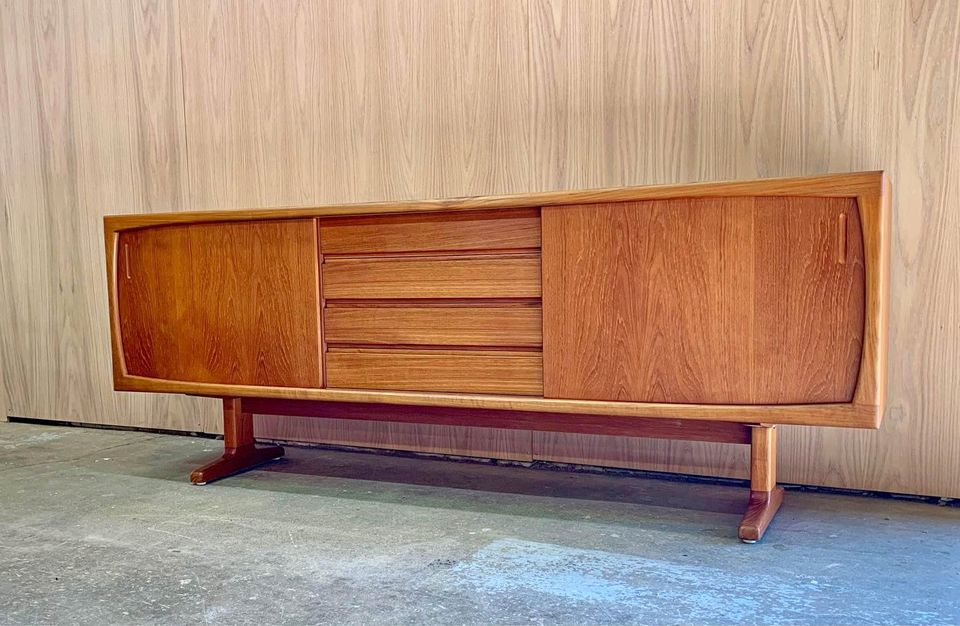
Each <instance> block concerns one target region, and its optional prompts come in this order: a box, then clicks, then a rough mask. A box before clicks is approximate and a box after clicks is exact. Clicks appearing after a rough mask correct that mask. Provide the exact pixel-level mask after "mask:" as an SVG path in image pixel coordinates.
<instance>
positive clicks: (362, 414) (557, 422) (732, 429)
mask: <svg viewBox="0 0 960 626" xmlns="http://www.w3.org/2000/svg"><path fill="white" fill-rule="evenodd" d="M243 405H244V407H245V408H246V409H247V410H249V411H255V412H257V413H265V414H272V415H300V416H316V417H327V418H336V419H354V420H382V421H387V422H404V423H418V422H419V423H429V424H443V425H448V426H454V425H455V426H469V427H471V428H490V427H496V428H509V429H518V428H527V429H531V430H542V431H554V432H574V433H592V434H598V433H599V434H604V435H618V436H623V437H651V438H655V439H687V440H692V441H715V442H723V443H741V444H744V443H750V442H751V431H752V430H753V429H751V427H749V426H746V425H744V424H735V423H731V422H709V421H704V420H661V419H644V418H642V417H626V418H624V417H614V416H610V415H602V416H583V415H571V414H564V413H534V412H530V411H488V410H482V409H467V408H461V409H451V408H449V407H422V406H402V405H397V404H368V403H350V402H313V401H310V400H274V399H270V398H250V399H248V400H244V401H243Z"/></svg>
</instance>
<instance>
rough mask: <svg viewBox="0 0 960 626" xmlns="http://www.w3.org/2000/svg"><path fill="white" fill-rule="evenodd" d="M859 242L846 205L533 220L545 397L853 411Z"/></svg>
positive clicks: (781, 202) (639, 206)
mask: <svg viewBox="0 0 960 626" xmlns="http://www.w3.org/2000/svg"><path fill="white" fill-rule="evenodd" d="M851 209H852V211H851ZM858 233H859V223H858V220H857V218H856V208H855V203H853V202H852V201H851V200H849V199H845V198H792V197H788V198H769V197H763V198H708V199H677V200H656V201H645V202H632V203H617V204H603V205H582V206H569V207H548V208H544V209H543V257H542V258H543V261H542V262H543V314H544V387H545V389H544V391H545V395H546V396H547V397H551V398H570V399H587V400H620V401H635V402H658V403H660V402H662V403H689V404H805V403H836V402H849V401H850V400H851V398H852V394H853V391H854V387H855V385H856V377H857V368H858V364H859V359H860V349H861V344H862V338H863V262H862V259H863V249H862V242H861V239H860V237H859V234H858Z"/></svg>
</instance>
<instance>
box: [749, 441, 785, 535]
mask: <svg viewBox="0 0 960 626" xmlns="http://www.w3.org/2000/svg"><path fill="white" fill-rule="evenodd" d="M781 502H783V487H778V486H777V429H776V427H775V426H754V427H753V428H752V431H751V436H750V502H749V503H748V504H747V512H746V513H745V514H744V515H743V519H742V520H741V521H740V532H739V535H740V541H743V542H744V543H755V542H757V541H759V540H760V538H761V537H763V533H764V531H766V530H767V526H769V525H770V521H771V520H773V516H774V515H776V514H777V510H778V509H779V508H780V503H781Z"/></svg>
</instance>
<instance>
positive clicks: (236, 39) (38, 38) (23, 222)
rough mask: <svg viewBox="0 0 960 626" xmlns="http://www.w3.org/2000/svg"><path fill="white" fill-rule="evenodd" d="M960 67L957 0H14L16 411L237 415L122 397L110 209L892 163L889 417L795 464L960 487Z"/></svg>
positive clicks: (2, 236) (2, 309) (397, 441)
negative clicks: (112, 343)
mask: <svg viewBox="0 0 960 626" xmlns="http://www.w3.org/2000/svg"><path fill="white" fill-rule="evenodd" d="M57 59H60V61H58V60H57ZM67 59H69V61H67ZM958 64H960V6H958V4H957V3H955V2H944V1H940V2H924V3H911V2H907V1H905V0H891V1H889V2H882V3H879V2H872V1H870V0H849V1H847V0H824V1H822V2H800V3H791V4H782V3H772V4H771V3H766V2H761V1H760V0H756V1H754V0H730V1H728V2H699V3H689V2H686V3H685V2H672V1H669V0H654V1H651V2H608V3H595V2H576V1H563V0H543V1H540V0H518V1H517V2H507V3H497V4H483V3H479V4H478V3H476V2H471V1H468V0H451V1H449V2H442V3H426V2H422V1H420V0H409V1H407V2H379V1H374V0H361V1H359V2H349V3H347V2H342V3H341V2H332V3H314V2H300V3H286V2H273V1H257V0H250V1H249V2H243V3H240V2H213V1H210V0H191V1H184V2H161V1H157V2H151V1H149V0H144V1H141V2H136V3H132V2H120V3H112V2H105V1H103V2H102V1H100V0H76V1H72V2H69V3H62V2H45V1H35V0H7V2H5V3H4V4H3V5H2V8H0V101H2V102H3V103H4V106H0V267H2V271H0V330H2V332H0V371H2V385H3V393H0V397H2V396H5V397H6V398H7V411H8V412H9V414H13V415H22V416H32V417H42V418H48V419H63V420H69V421H89V422H97V423H104V424H124V425H128V426H146V427H149V428H170V429H176V430H200V431H207V432H217V431H218V430H219V428H220V421H221V419H220V412H219V402H216V401H213V400H209V399H199V398H192V397H188V396H183V395H152V394H151V395H148V394H135V393H113V392H112V391H111V390H110V378H111V373H110V368H109V364H110V355H109V352H108V346H109V336H108V332H109V331H108V328H107V325H106V324H105V323H104V320H105V319H106V318H105V312H106V310H107V297H106V294H105V292H104V282H105V281H104V280H103V271H102V258H103V250H102V249H101V248H100V247H99V246H100V243H99V242H100V241H101V236H100V232H101V223H100V218H101V217H102V215H103V214H105V213H118V212H123V211H127V212H129V213H137V214H143V215H145V218H144V219H145V221H146V222H149V220H150V217H149V214H150V213H152V212H157V211H179V210H186V209H189V210H207V209H214V210H217V211H214V212H215V213H219V212H220V211H219V210H222V211H224V212H227V213H229V212H230V211H233V210H234V209H236V208H238V207H251V208H256V207H271V206H283V205H296V206H316V205H318V204H337V203H339V204H345V203H353V202H373V201H380V200H410V199H413V198H436V197H456V196H471V195H493V194H504V193H523V192H528V191H532V192H541V191H551V190H563V189H590V188H598V187H613V186H620V185H641V184H644V185H646V184H656V183H676V182H681V181H698V180H724V179H726V180H731V179H749V178H756V177H760V176H763V177H767V176H798V175H804V174H822V173H828V172H843V171H860V170H878V169H885V170H887V171H888V173H889V174H890V176H891V178H892V179H893V181H894V182H895V189H894V193H895V196H894V198H893V208H894V213H893V217H894V219H893V224H892V226H893V228H892V233H893V236H892V238H891V240H890V241H891V257H890V266H889V267H890V286H889V289H890V295H891V307H890V311H889V327H890V341H889V366H888V368H889V382H888V390H887V396H888V399H889V401H888V409H887V412H886V417H885V419H884V423H883V427H882V429H881V430H880V431H879V432H873V431H852V430H821V429H809V428H796V427H780V428H779V430H780V434H779V436H780V442H779V443H780V445H779V451H780V475H781V477H782V479H783V480H784V481H786V482H801V483H806V484H821V485H834V486H841V487H850V488H857V489H880V490H891V491H897V492H906V493H920V494H937V495H947V496H953V497H960V422H958V421H957V420H956V419H955V416H956V413H957V407H958V406H960V386H958V385H956V384H955V383H956V379H957V372H958V369H960V356H958V355H960V325H958V324H957V318H956V312H957V311H958V310H960V290H958V289H956V288H955V283H956V276H957V275H958V274H960V254H958V253H957V252H956V251H957V250H960V160H958V159H956V158H954V157H953V155H956V154H958V153H960V88H958V87H960V83H958V80H960V66H958ZM70 164H72V165H70ZM72 190H76V192H74V191H72ZM788 195H789V194H788ZM241 213H242V212H241ZM868 273H869V269H868ZM868 280H869V278H868ZM64 390H69V393H67V392H64ZM257 419H258V429H259V430H258V433H262V434H263V435H264V436H276V437H281V438H284V439H288V440H296V439H299V440H305V441H337V442H341V443H347V444H350V445H375V446H381V447H391V446H396V447H403V448H405V449H424V450H429V451H431V452H443V451H450V452H454V453H457V454H471V453H473V454H477V455H480V456H504V457H509V458H518V459H526V460H529V459H531V458H532V457H533V456H534V455H536V457H537V458H545V459H557V460H565V461H569V462H583V463H595V464H599V465H614V466H627V467H638V468H646V469H665V470H669V471H689V472H693V473H697V474H722V475H735V476H744V475H745V473H746V468H747V467H748V465H749V459H748V458H747V456H746V455H745V447H742V446H725V445H714V444H707V443H684V442H672V441H667V440H647V441H644V440H638V439H628V438H622V437H610V436H586V435H578V434H551V433H539V432H538V433H534V434H533V435H532V436H531V434H530V433H529V432H526V431H503V430H499V429H480V428H457V427H452V426H440V425H438V426H422V427H413V426H409V425H406V424H397V423H378V422H357V421H349V420H333V419H331V420H327V419H314V418H292V419H291V418H286V419H270V418H262V417H258V418H257Z"/></svg>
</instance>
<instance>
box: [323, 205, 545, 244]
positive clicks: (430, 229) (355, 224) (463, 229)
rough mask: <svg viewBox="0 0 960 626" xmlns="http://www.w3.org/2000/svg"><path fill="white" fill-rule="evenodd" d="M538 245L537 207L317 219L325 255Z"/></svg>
mask: <svg viewBox="0 0 960 626" xmlns="http://www.w3.org/2000/svg"><path fill="white" fill-rule="evenodd" d="M539 248H540V212H539V210H538V209H523V210H519V211H495V212H490V211H488V212H482V213H478V212H469V213H436V214H428V215H395V216H370V217H361V218H336V219H330V220H324V221H322V222H321V223H320V249H321V251H322V252H323V254H325V255H330V254H371V253H398V252H441V251H451V250H460V251H464V250H521V249H539Z"/></svg>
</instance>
